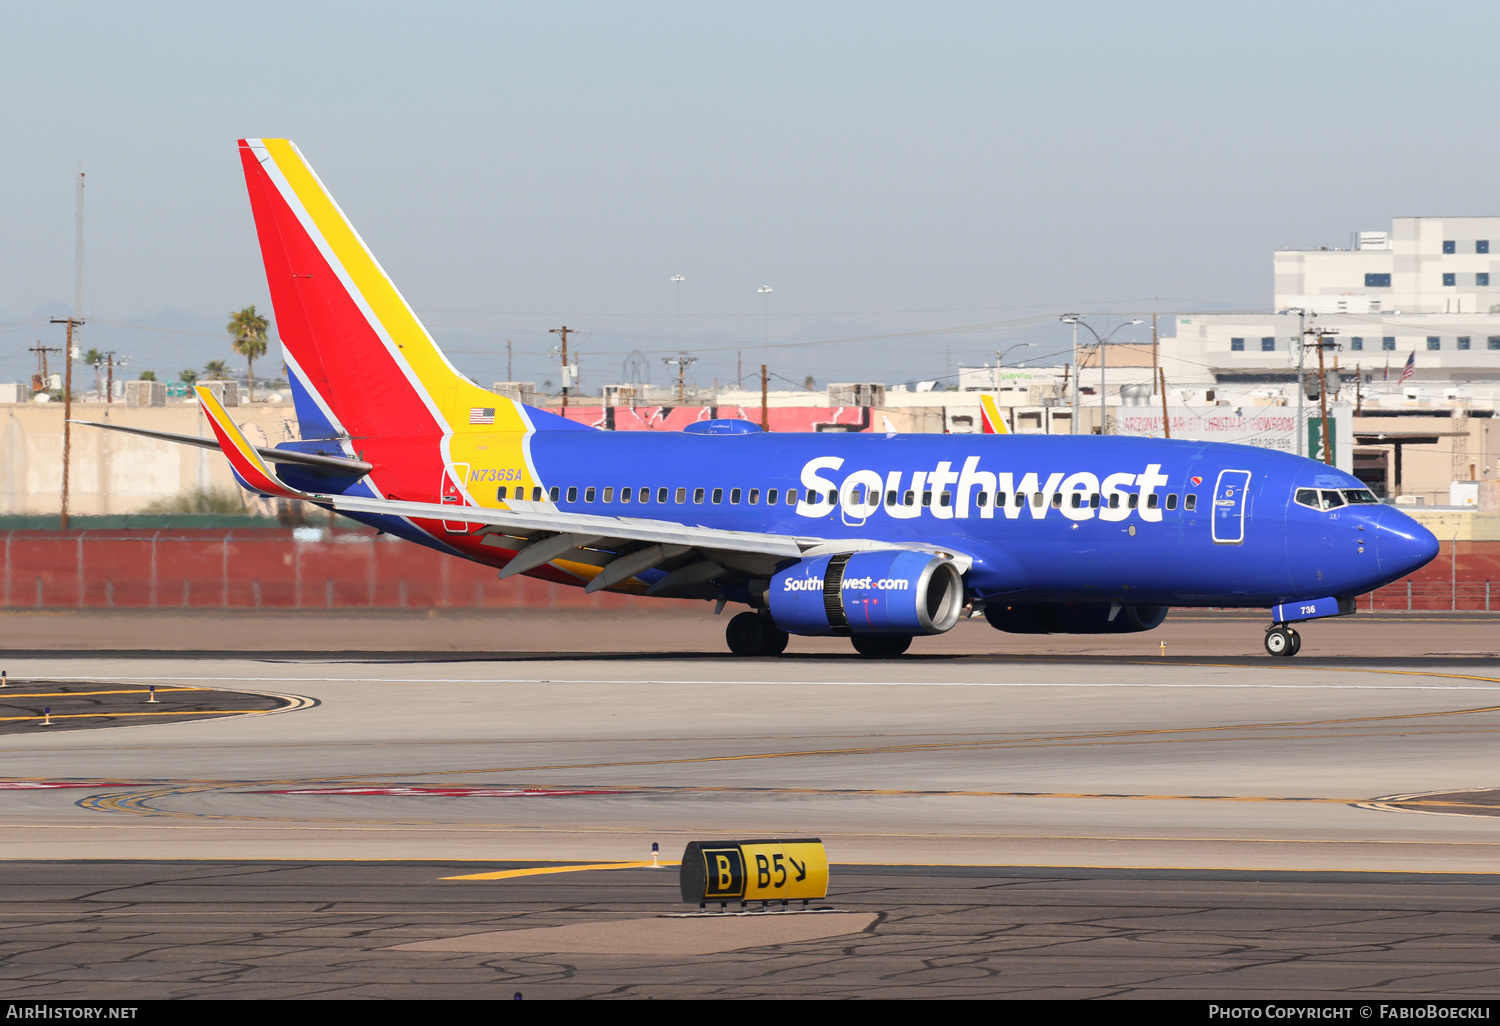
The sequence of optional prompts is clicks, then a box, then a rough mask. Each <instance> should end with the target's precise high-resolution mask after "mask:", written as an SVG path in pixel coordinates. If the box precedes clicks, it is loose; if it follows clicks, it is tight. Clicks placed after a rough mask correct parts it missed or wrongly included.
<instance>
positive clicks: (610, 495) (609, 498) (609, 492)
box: [604, 488, 615, 502]
mask: <svg viewBox="0 0 1500 1026" xmlns="http://www.w3.org/2000/svg"><path fill="white" fill-rule="evenodd" d="M604 501H605V502H614V501H615V490H614V489H613V488H606V489H604Z"/></svg>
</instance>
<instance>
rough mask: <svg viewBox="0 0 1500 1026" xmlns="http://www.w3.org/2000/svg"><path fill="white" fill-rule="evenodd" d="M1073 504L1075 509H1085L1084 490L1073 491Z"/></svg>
mask: <svg viewBox="0 0 1500 1026" xmlns="http://www.w3.org/2000/svg"><path fill="white" fill-rule="evenodd" d="M1072 504H1073V508H1074V509H1083V493H1082V492H1073V493H1072Z"/></svg>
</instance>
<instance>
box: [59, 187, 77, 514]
mask: <svg viewBox="0 0 1500 1026" xmlns="http://www.w3.org/2000/svg"><path fill="white" fill-rule="evenodd" d="M78 177H79V178H80V179H82V178H83V176H82V175H79V176H78ZM79 187H80V188H82V185H81V184H80V186H79ZM52 323H53V324H66V325H67V326H68V341H67V351H66V353H65V354H64V355H65V356H66V357H67V372H66V374H65V375H64V377H63V474H62V478H63V480H62V529H63V530H64V531H66V530H67V529H68V462H69V459H70V458H71V456H72V451H73V329H74V328H75V327H78V326H81V325H82V324H83V321H81V320H79V319H78V318H76V317H54V318H52ZM54 352H55V350H54Z"/></svg>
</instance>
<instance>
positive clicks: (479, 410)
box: [469, 406, 495, 424]
mask: <svg viewBox="0 0 1500 1026" xmlns="http://www.w3.org/2000/svg"><path fill="white" fill-rule="evenodd" d="M469 423H470V424H493V423H495V408H494V407H493V406H475V407H473V408H472V409H471V410H469Z"/></svg>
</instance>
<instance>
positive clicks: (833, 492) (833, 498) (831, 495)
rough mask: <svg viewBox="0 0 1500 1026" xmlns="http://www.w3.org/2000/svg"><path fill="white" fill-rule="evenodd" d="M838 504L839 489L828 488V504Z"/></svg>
mask: <svg viewBox="0 0 1500 1026" xmlns="http://www.w3.org/2000/svg"><path fill="white" fill-rule="evenodd" d="M838 504H839V490H838V489H837V488H830V489H828V505H830V506H837V505H838Z"/></svg>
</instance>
